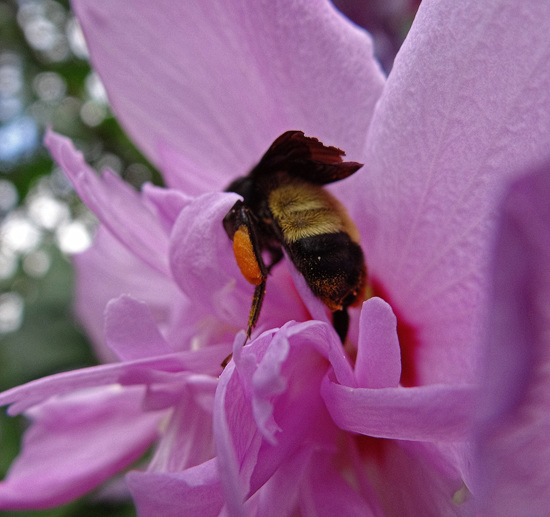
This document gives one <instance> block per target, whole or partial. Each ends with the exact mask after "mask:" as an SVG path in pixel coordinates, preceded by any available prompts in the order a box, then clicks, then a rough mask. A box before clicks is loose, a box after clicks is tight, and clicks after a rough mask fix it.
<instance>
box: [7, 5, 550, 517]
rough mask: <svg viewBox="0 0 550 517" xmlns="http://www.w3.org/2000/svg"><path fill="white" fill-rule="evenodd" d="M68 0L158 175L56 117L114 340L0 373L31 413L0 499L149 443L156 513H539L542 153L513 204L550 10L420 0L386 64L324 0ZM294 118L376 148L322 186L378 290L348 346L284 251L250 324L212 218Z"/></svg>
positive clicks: (45, 486) (357, 154) (61, 480)
mask: <svg viewBox="0 0 550 517" xmlns="http://www.w3.org/2000/svg"><path fill="white" fill-rule="evenodd" d="M74 7H75V9H76V12H77V14H78V16H79V19H80V21H81V23H82V26H83V28H84V31H85V34H86V36H87V40H88V44H89V46H90V52H91V56H92V61H93V63H94V65H95V67H96V69H97V70H98V71H99V73H100V74H101V75H102V78H103V80H104V83H105V85H106V87H107V90H108V92H109V95H110V99H111V102H112V105H113V108H114V110H115V112H116V113H117V115H118V117H119V119H120V120H121V122H122V123H123V124H125V126H126V128H127V130H128V132H129V133H130V134H131V135H132V136H133V138H134V139H135V140H136V142H137V143H138V144H139V145H140V146H141V148H142V149H143V150H144V151H145V152H146V153H147V154H148V156H149V157H150V158H151V160H152V161H153V162H154V163H155V164H156V165H157V166H158V167H159V168H160V170H161V171H162V172H163V174H164V176H165V180H166V182H167V185H168V186H167V188H164V189H161V188H157V187H152V186H146V187H145V188H144V190H143V191H142V192H141V193H139V194H138V193H136V192H134V191H133V190H132V189H130V188H129V187H127V186H126V185H125V184H124V183H123V182H122V181H121V180H120V179H118V178H117V177H116V176H114V175H113V174H112V173H110V172H108V171H107V172H105V173H104V174H103V176H102V177H101V178H99V177H97V176H96V175H95V174H94V172H93V171H92V170H91V169H90V168H89V167H88V166H87V165H86V164H85V163H84V161H83V159H82V157H81V156H80V155H79V154H78V153H77V152H76V151H75V150H74V148H73V147H72V145H71V144H70V142H69V141H68V140H66V139H65V138H63V137H61V136H58V135H55V134H53V133H49V134H48V136H47V145H48V147H49V148H50V150H51V152H52V154H53V156H54V158H55V159H56V161H57V162H58V163H59V164H60V165H61V166H62V167H63V168H64V170H65V171H66V173H67V174H68V175H69V177H70V178H71V180H72V181H73V184H74V185H75V188H76V190H77V191H78V193H79V194H80V196H81V197H82V199H83V200H84V201H85V202H86V203H87V204H88V206H90V208H91V209H92V210H93V211H94V212H95V213H96V214H97V215H98V217H99V219H100V220H101V222H102V226H101V228H100V230H99V233H98V237H97V240H96V243H95V245H94V247H93V248H92V249H91V250H89V251H88V252H86V253H85V254H83V255H82V256H80V257H78V259H77V272H78V277H79V288H78V293H77V307H78V311H79V314H80V317H81V319H82V320H83V322H84V324H85V325H86V327H87V329H88V331H89V332H90V334H91V335H92V337H93V338H94V340H95V342H96V344H97V346H98V349H99V350H101V351H102V352H101V353H102V354H103V357H104V358H106V359H115V358H116V359H118V361H116V362H112V363H110V364H105V365H102V366H97V367H94V368H89V369H85V370H81V371H76V372H68V373H64V374H59V375H56V376H52V377H49V378H46V379H41V380H38V381H34V382H32V383H29V384H28V385H25V386H21V387H18V388H14V389H12V390H10V391H8V392H5V393H4V394H2V395H0V402H1V403H4V404H7V403H12V405H11V406H10V412H11V413H18V412H21V411H25V412H26V414H27V415H28V416H29V417H30V418H31V420H32V425H31V427H30V429H29V431H28V432H27V434H26V437H25V442H24V444H23V452H22V454H21V455H20V457H19V458H18V459H17V460H16V462H15V463H14V466H13V468H12V471H11V472H10V474H9V475H8V477H7V479H6V480H5V481H4V482H3V483H2V484H0V507H4V508H40V507H44V506H47V505H55V504H60V503H62V502H64V501H67V500H69V499H71V498H74V497H76V496H78V495H80V494H82V493H84V492H86V491H88V490H90V489H91V488H92V487H94V486H97V485H98V484H99V483H101V482H103V481H104V480H106V479H108V478H109V477H111V476H112V475H114V474H115V473H116V472H118V471H120V470H121V469H122V468H123V467H125V466H127V465H129V464H130V463H131V462H132V461H133V460H135V459H136V458H138V457H139V456H140V455H141V453H142V452H143V451H144V450H145V449H146V448H147V447H148V446H150V445H151V444H153V443H154V447H155V449H154V456H153V459H152V460H151V462H150V463H149V465H148V466H146V469H145V470H143V469H142V470H136V471H132V472H130V473H129V474H128V475H127V483H128V487H129V489H130V491H131V493H132V495H133V497H134V500H135V502H136V505H137V507H138V510H139V512H140V514H142V515H148V516H149V515H162V516H169V515H182V514H184V515H218V514H220V513H224V514H229V515H247V514H249V515H262V516H263V515H291V514H297V513H299V514H304V515H334V514H335V513H337V512H339V513H344V514H347V515H362V516H363V515H374V516H392V515H398V516H403V515H404V516H407V515H411V516H413V515H414V516H416V515H434V516H442V515H471V514H472V513H473V512H474V511H476V509H478V508H481V509H482V510H483V512H484V513H483V515H490V514H493V515H506V514H507V513H506V512H508V514H509V515H518V514H520V515H521V514H522V513H524V514H530V515H532V514H535V515H543V514H544V512H543V509H546V508H548V507H549V506H550V504H549V503H550V501H548V499H549V494H547V493H546V492H548V491H547V490H546V491H545V490H544V488H545V487H547V486H548V485H547V480H548V474H547V473H546V472H547V470H548V469H547V468H546V467H545V465H546V463H544V462H543V461H542V459H543V458H540V459H539V457H538V456H536V453H537V450H539V451H540V450H545V448H547V442H546V441H545V439H546V436H547V435H548V433H547V432H546V428H547V427H548V426H547V419H546V417H545V416H544V408H545V402H546V401H547V400H548V393H550V385H549V383H548V379H547V375H546V373H547V367H546V363H547V361H548V357H547V356H548V339H547V337H548V328H549V322H548V318H547V316H548V315H547V311H546V312H545V311H544V309H545V308H547V306H548V303H547V301H548V300H547V293H548V292H549V290H548V286H547V284H548V278H547V277H546V276H545V275H547V273H546V269H545V266H546V265H547V264H548V258H549V257H548V245H549V243H548V234H547V232H545V226H544V224H543V223H544V221H545V220H547V218H546V219H545V218H544V214H545V213H546V212H547V208H546V204H545V203H544V200H545V199H547V197H548V188H549V187H548V181H547V180H546V178H547V177H548V171H547V170H546V171H544V172H542V173H540V174H539V175H538V176H535V179H533V178H529V179H526V180H525V182H524V183H520V184H518V185H516V187H515V188H514V189H513V190H512V194H511V197H509V198H507V201H506V204H505V207H511V208H505V212H504V213H505V216H504V218H503V220H502V223H501V230H500V232H499V230H498V229H499V216H498V214H499V209H500V206H501V203H502V202H503V199H504V193H505V192H506V189H507V186H508V184H509V182H510V181H511V180H513V179H515V178H516V177H517V176H518V175H519V174H522V173H524V172H525V171H527V170H528V169H529V168H530V165H531V163H533V162H542V161H543V160H544V159H545V158H548V149H549V144H550V102H549V100H550V99H549V96H550V93H549V92H550V89H549V88H548V86H549V85H550V69H549V68H548V67H547V66H545V63H546V62H547V61H548V59H549V58H550V47H549V45H548V42H547V37H546V32H545V31H544V30H537V29H536V27H543V26H544V23H543V22H544V21H550V8H549V7H548V6H546V5H545V4H543V3H540V2H536V1H535V0H532V1H531V0H528V1H526V2H521V3H520V2H515V1H512V0H499V1H496V2H493V3H492V4H491V5H489V4H483V5H481V4H479V3H478V2H474V1H466V2H461V3H460V4H457V3H456V2H453V1H451V0H443V1H438V2H436V1H430V0H425V1H424V2H423V3H422V5H421V8H420V10H419V12H418V15H417V17H416V20H415V22H414V24H413V27H412V28H411V31H410V34H409V36H408V38H407V40H406V41H405V43H404V45H403V47H402V49H401V50H400V53H399V55H398V56H397V59H396V61H395V64H394V68H393V69H392V72H391V74H390V75H389V77H388V78H387V80H386V81H385V80H384V78H383V76H382V74H381V72H380V71H379V69H378V67H377V65H376V63H375V62H374V60H373V59H372V56H371V49H370V40H369V38H368V36H367V35H366V34H365V33H364V32H362V31H360V30H358V29H357V28H356V27H354V26H352V25H351V24H350V23H348V22H347V21H346V20H345V19H343V18H342V17H341V16H340V15H339V14H338V13H337V12H336V11H335V10H334V9H333V8H332V7H331V6H330V5H329V4H328V3H327V2H325V1H322V0H316V1H308V2H304V1H297V0H296V1H290V0H286V1H283V0H279V1H270V2H254V3H245V2H237V1H226V2H219V5H218V4H216V6H215V7H214V6H213V5H212V4H209V5H208V9H207V8H206V7H205V6H204V5H203V4H202V3H198V2H197V3H194V2H189V3H185V5H183V4H181V3H177V4H175V3H173V2H166V5H160V4H158V3H157V4H156V5H155V7H154V8H152V7H151V4H150V2H141V1H139V2H135V3H134V5H133V6H132V9H131V10H130V9H128V6H127V3H125V2H117V1H112V0H111V1H109V2H97V1H96V2H86V1H85V0H79V1H77V2H75V6H74ZM288 129H300V130H303V131H304V132H305V133H306V134H308V135H312V136H316V137H318V138H319V139H321V140H322V141H323V142H325V143H326V144H330V145H336V146H338V147H341V148H342V149H345V150H346V151H347V154H348V158H349V159H350V160H356V161H361V162H363V163H365V164H366V165H365V167H364V170H362V171H361V172H360V173H357V174H356V175H354V176H352V177H350V178H349V179H347V180H345V181H342V182H341V183H337V184H335V185H334V187H333V190H334V192H335V193H336V194H337V195H338V196H339V197H340V199H342V200H343V201H344V202H345V204H346V206H348V208H349V209H350V212H351V214H352V217H353V219H354V220H355V222H356V223H357V225H358V228H359V230H360V233H361V237H362V244H363V248H364V250H365V254H366V257H367V263H368V267H369V275H370V279H371V282H372V286H373V289H374V293H375V294H376V295H377V296H374V297H372V298H371V299H369V300H367V301H366V302H365V303H364V304H363V307H362V309H361V310H360V311H359V310H357V311H356V312H355V313H354V314H352V328H351V331H350V342H351V343H352V345H353V344H355V346H353V347H352V349H350V350H348V351H347V352H346V351H345V350H344V349H343V348H342V345H341V344H340V342H339V341H338V339H337V337H336V335H335V334H334V332H333V329H332V327H331V326H330V324H328V323H327V321H328V319H327V315H326V313H325V311H324V310H323V308H322V306H321V305H320V302H318V301H317V300H315V299H314V298H313V297H312V296H311V294H310V292H309V291H308V290H307V288H306V287H305V286H304V285H302V283H301V282H300V277H299V276H297V275H295V273H294V271H293V269H292V268H291V267H289V265H288V263H286V262H285V263H284V264H282V265H281V266H278V267H277V268H276V269H275V270H274V274H273V275H272V277H270V279H269V281H268V292H267V295H266V300H265V303H264V308H263V311H262V315H261V317H260V320H259V323H258V327H257V331H256V332H255V333H254V334H253V337H252V340H251V341H250V343H249V344H247V346H245V347H244V348H242V347H241V346H240V343H242V333H238V330H239V329H242V328H243V327H245V326H246V320H247V314H248V309H249V304H250V299H251V292H252V289H251V287H250V286H249V285H247V283H246V281H245V280H244V279H243V278H242V277H241V275H240V273H239V271H238V268H237V266H236V264H235V262H234V258H233V257H232V253H231V243H230V242H229V240H228V239H227V237H226V235H225V233H224V230H223V228H222V225H221V220H222V218H223V216H224V215H225V213H226V212H227V211H228V209H229V208H230V207H231V206H232V205H233V203H234V202H235V200H236V199H237V196H236V195H234V194H228V193H221V192H220V191H221V190H222V189H223V188H224V187H225V186H226V185H227V183H228V182H229V180H230V179H232V178H233V177H235V176H238V175H241V174H244V173H246V172H247V170H248V169H249V168H250V167H251V166H252V165H253V164H254V162H255V161H256V160H258V159H259V157H260V156H261V155H262V153H263V152H264V151H265V150H266V149H267V147H268V146H269V144H270V143H271V142H272V141H273V139H274V138H275V137H276V136H278V135H279V134H280V133H282V132H283V131H285V130H288ZM531 199H533V201H532V204H531V201H530V200H531ZM514 207H516V208H517V207H519V208H518V210H516V211H515V212H514V211H513V210H515V209H514ZM506 210H512V212H511V215H510V212H506ZM506 214H508V215H506ZM525 228H527V229H530V231H531V232H532V233H528V232H527V233H524V229H525ZM523 235H524V236H525V242H526V243H527V248H526V251H523V250H522V251H521V252H520V251H518V247H519V246H520V245H522V241H521V238H522V236H523ZM495 246H496V253H495ZM493 270H494V271H495V278H496V281H495V285H496V288H495V290H494V292H493V291H492V278H493V277H492V271H493ZM291 277H292V278H294V282H293V281H291ZM503 278H504V280H503ZM539 278H541V280H538V279H539ZM508 280H509V283H507V282H506V281H508ZM294 285H296V287H294ZM519 302H524V303H527V306H528V307H534V309H533V311H532V312H531V311H529V312H526V311H525V310H524V307H523V305H520V306H519V308H523V310H522V311H519V310H517V309H518V303H519ZM104 311H105V313H104V314H105V315H104V316H103V312H104ZM502 311H504V312H502ZM503 314H505V315H510V316H509V317H508V318H503V317H502V315H503ZM310 317H313V318H314V319H313V320H310ZM308 320H310V321H308ZM296 321H299V323H296ZM533 325H534V327H533V329H534V331H532V329H531V326H533ZM103 327H104V328H105V330H104V332H103V330H102V329H103ZM488 336H489V337H488ZM232 343H233V348H231V344H232ZM501 344H502V350H503V352H502V353H500V351H499V350H500V348H499V346H500V345H501ZM231 350H232V351H233V354H234V360H233V361H232V362H230V364H229V365H228V366H227V367H226V368H225V369H224V370H223V371H222V369H221V367H220V366H219V365H220V362H221V360H222V359H223V358H224V357H225V356H226V355H227V354H228V353H229V352H230V351H231ZM526 350H527V351H528V352H529V355H528V356H527V359H525V358H524V356H522V355H521V354H522V353H523V352H524V351H526ZM518 356H519V358H520V359H522V360H521V361H519V360H517V359H516V358H517V357H518ZM218 376H219V378H218ZM480 387H481V388H480ZM504 388H505V389H504ZM530 421H534V422H536V425H534V426H527V425H526V423H527V422H530ZM84 430H85V434H84V435H82V434H81V433H82V432H84ZM526 444H534V445H533V447H530V446H529V445H526ZM504 452H505V453H506V454H504ZM523 458H532V459H533V460H537V463H536V466H535V467H534V468H533V471H532V472H531V471H530V470H529V468H530V465H529V464H526V465H522V464H521V461H522V459H523ZM52 474H55V475H52Z"/></svg>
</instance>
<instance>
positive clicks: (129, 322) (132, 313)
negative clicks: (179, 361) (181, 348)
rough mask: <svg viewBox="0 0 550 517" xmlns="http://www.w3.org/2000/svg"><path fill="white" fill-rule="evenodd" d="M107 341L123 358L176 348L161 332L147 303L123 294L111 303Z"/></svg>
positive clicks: (106, 324) (109, 305) (106, 313)
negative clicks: (171, 345)
mask: <svg viewBox="0 0 550 517" xmlns="http://www.w3.org/2000/svg"><path fill="white" fill-rule="evenodd" d="M105 335H106V339H107V344H108V345H109V347H110V348H111V349H112V350H113V351H114V352H115V353H116V355H117V356H118V358H119V359H120V360H121V361H132V360H134V359H144V358H146V357H154V356H159V355H165V354H169V353H170V352H172V351H173V350H172V349H171V348H170V347H169V346H168V343H167V342H166V341H165V340H164V338H163V337H162V335H161V334H160V332H159V330H158V327H157V324H156V323H155V320H154V319H153V316H152V314H151V311H150V310H149V308H148V307H147V304H145V303H143V302H139V301H137V300H135V299H134V298H131V297H130V296H121V297H119V298H117V299H115V300H111V301H110V302H109V303H108V304H107V309H106V312H105Z"/></svg>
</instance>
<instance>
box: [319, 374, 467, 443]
mask: <svg viewBox="0 0 550 517" xmlns="http://www.w3.org/2000/svg"><path fill="white" fill-rule="evenodd" d="M321 390H322V391H321V392H322V395H323V398H324V400H325V403H326V405H327V408H328V410H329V412H330V415H331V416H332V418H333V420H334V422H335V423H336V425H337V426H338V427H340V428H341V429H344V430H346V431H350V432H354V433H360V434H364V435H367V436H376V437H379V438H392V439H397V440H414V441H425V442H434V441H456V440H459V439H465V437H466V433H467V432H468V430H469V425H470V418H471V416H472V411H473V403H474V389H473V388H472V387H468V386H446V385H433V386H421V387H416V388H400V387H398V388H380V389H368V388H350V387H347V386H342V385H341V384H337V383H335V382H333V381H331V380H330V379H329V378H328V377H326V378H325V379H324V381H323V385H322V388H321Z"/></svg>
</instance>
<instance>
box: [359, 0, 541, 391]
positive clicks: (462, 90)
mask: <svg viewBox="0 0 550 517" xmlns="http://www.w3.org/2000/svg"><path fill="white" fill-rule="evenodd" d="M549 23H550V4H549V3H548V2H539V1H538V0H528V1H524V2H517V1H515V0H498V1H497V0H496V1H494V2H491V3H490V4H487V3H483V4H482V3H480V2H477V1H476V0H468V1H462V2H455V1H454V0H443V1H441V0H435V1H431V0H425V1H423V2H422V4H421V5H420V8H419V10H418V14H417V16H416V19H415V21H414V23H413V26H412V28H411V31H410V33H409V35H408V37H407V40H406V41H405V43H404V44H403V47H402V49H401V50H400V52H399V54H398V56H397V58H396V60H395V64H394V67H393V69H392V71H391V74H390V76H389V78H388V82H387V85H386V88H385V89H384V93H383V95H382V98H381V99H380V102H379V104H378V106H377V110H376V112H375V116H374V118H373V122H372V126H371V129H370V132H369V137H368V144H367V156H366V158H365V163H366V164H367V165H366V167H368V174H358V175H357V176H358V179H361V181H362V182H363V186H362V187H361V189H362V191H363V195H364V203H363V209H362V217H361V218H359V217H358V215H359V212H356V213H355V215H356V216H357V217H356V219H357V221H358V223H359V227H360V230H361V232H362V239H363V243H364V249H365V252H366V256H367V262H368V265H369V271H370V275H371V276H372V277H373V278H374V279H376V280H377V281H378V282H379V283H381V284H382V288H383V290H384V291H385V292H386V294H387V295H388V301H389V302H390V303H391V304H392V306H393V308H394V310H395V312H396V314H397V313H398V314H399V315H401V316H402V317H403V319H404V320H405V321H406V322H408V323H409V324H410V325H412V326H413V327H414V328H415V330H416V331H417V333H418V336H417V337H418V342H419V343H421V346H419V347H418V348H417V350H416V351H415V352H416V361H415V367H416V369H417V371H416V372H413V375H411V376H412V377H414V374H416V382H415V383H416V384H427V383H436V382H446V383H451V382H455V381H456V382H469V381H471V380H472V379H473V375H474V368H473V366H474V362H475V360H476V357H475V352H476V350H477V349H478V348H479V346H480V336H481V335H482V328H481V327H482V321H483V319H482V318H483V315H482V314H481V313H480V310H479V308H480V307H483V303H484V301H485V294H484V293H485V291H486V288H487V270H488V262H489V257H490V247H491V241H492V238H491V237H492V235H493V233H494V231H495V225H496V220H495V213H496V206H497V202H498V200H499V198H500V196H501V195H502V192H503V186H504V185H505V183H506V182H507V181H508V179H509V178H510V177H512V176H513V175H514V174H515V173H516V171H517V170H518V169H519V170H521V168H522V166H524V165H525V164H527V163H530V162H532V161H534V160H537V159H538V158H542V157H543V156H545V154H546V153H547V150H548V148H549V147H550V88H549V87H548V85H549V84H550V67H548V66H546V63H548V61H549V59H550V42H549V40H548V38H547V35H546V34H545V31H542V30H532V28H533V27H542V26H544V25H545V24H546V25H547V24H549Z"/></svg>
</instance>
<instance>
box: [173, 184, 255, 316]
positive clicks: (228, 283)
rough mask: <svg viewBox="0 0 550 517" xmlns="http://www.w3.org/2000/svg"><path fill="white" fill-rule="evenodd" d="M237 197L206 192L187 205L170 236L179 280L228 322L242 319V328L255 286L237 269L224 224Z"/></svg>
mask: <svg viewBox="0 0 550 517" xmlns="http://www.w3.org/2000/svg"><path fill="white" fill-rule="evenodd" d="M237 199H239V197H238V196H237V195H236V194H230V193H221V192H220V193H212V194H204V195H202V196H200V197H198V198H197V199H195V200H194V201H193V202H192V203H190V204H189V205H188V206H187V207H185V208H184V209H183V210H182V212H181V214H180V216H179V217H178V219H177V220H176V223H175V224H174V228H173V230H172V235H171V237H170V265H171V268H172V274H173V277H174V279H175V281H176V283H177V284H178V286H179V287H180V288H181V290H182V291H183V292H184V293H185V294H186V295H187V296H189V297H190V298H191V299H192V300H193V301H194V302H195V303H196V304H198V305H202V306H205V307H207V308H208V309H209V312H210V313H214V314H215V315H216V316H218V317H219V318H220V319H222V320H223V321H226V322H227V323H235V322H239V321H242V323H241V326H242V325H245V323H246V318H247V313H248V307H249V304H250V300H251V299H252V288H251V287H250V286H249V285H248V284H247V282H246V280H245V279H244V278H243V276H242V274H241V272H240V271H239V269H238V267H237V264H236V262H235V258H234V256H233V253H232V251H231V249H232V248H231V241H230V240H229V238H228V237H227V234H226V233H225V231H224V229H223V225H222V221H223V218H224V216H225V215H226V214H227V212H228V211H229V209H230V208H231V207H232V206H233V204H234V203H235V201H236V200H237ZM235 283H236V284H237V286H239V288H238V289H235V288H234V286H235ZM243 307H246V309H245V310H243Z"/></svg>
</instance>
